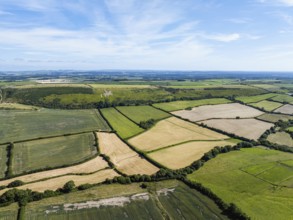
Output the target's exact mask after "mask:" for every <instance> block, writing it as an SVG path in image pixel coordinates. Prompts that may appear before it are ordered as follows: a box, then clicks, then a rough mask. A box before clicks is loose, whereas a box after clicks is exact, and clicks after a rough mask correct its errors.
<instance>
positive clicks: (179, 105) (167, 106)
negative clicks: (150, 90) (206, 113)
mask: <svg viewBox="0 0 293 220" xmlns="http://www.w3.org/2000/svg"><path fill="white" fill-rule="evenodd" d="M230 102H231V101H229V100H228V99H223V98H214V99H202V100H192V101H175V102H166V103H156V104H154V106H155V107H157V108H160V109H163V110H165V111H170V112H171V111H176V110H180V109H185V108H188V107H197V106H201V105H216V104H225V103H230Z"/></svg>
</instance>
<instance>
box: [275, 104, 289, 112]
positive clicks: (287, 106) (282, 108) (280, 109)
mask: <svg viewBox="0 0 293 220" xmlns="http://www.w3.org/2000/svg"><path fill="white" fill-rule="evenodd" d="M275 112H280V113H283V114H293V105H289V104H288V105H283V106H282V107H280V108H278V109H276V110H275Z"/></svg>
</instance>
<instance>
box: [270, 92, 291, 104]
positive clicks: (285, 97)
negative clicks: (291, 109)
mask: <svg viewBox="0 0 293 220" xmlns="http://www.w3.org/2000/svg"><path fill="white" fill-rule="evenodd" d="M271 100H273V101H277V102H282V103H289V104H293V97H292V96H289V95H283V94H282V95H277V96H275V97H273V98H271Z"/></svg>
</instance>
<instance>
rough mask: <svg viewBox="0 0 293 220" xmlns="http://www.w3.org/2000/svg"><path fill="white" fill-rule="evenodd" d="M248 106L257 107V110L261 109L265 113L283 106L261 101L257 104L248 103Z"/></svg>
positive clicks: (277, 103)
mask: <svg viewBox="0 0 293 220" xmlns="http://www.w3.org/2000/svg"><path fill="white" fill-rule="evenodd" d="M250 105H252V106H255V107H258V108H263V109H264V110H266V111H273V110H275V109H277V108H279V107H281V106H282V105H283V104H281V103H279V102H272V101H267V100H263V101H260V102H257V103H250Z"/></svg>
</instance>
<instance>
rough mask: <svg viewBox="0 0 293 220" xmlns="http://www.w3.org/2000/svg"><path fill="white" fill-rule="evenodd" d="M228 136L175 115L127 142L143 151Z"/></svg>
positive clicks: (221, 138)
mask: <svg viewBox="0 0 293 220" xmlns="http://www.w3.org/2000/svg"><path fill="white" fill-rule="evenodd" d="M228 138H229V137H227V136H225V135H222V134H220V133H217V132H214V131H211V130H209V129H206V128H202V127H200V126H198V125H195V124H192V123H190V122H186V121H183V120H180V119H178V118H176V117H171V118H167V119H165V120H162V121H159V122H158V123H157V124H156V125H155V126H154V127H152V128H151V129H149V130H148V131H146V132H144V133H142V134H140V135H138V136H135V137H133V138H131V139H130V140H129V143H130V144H132V145H133V146H135V147H137V148H138V149H140V150H143V151H152V150H156V149H160V148H163V147H166V146H170V145H174V144H179V143H183V142H186V141H191V140H223V139H228Z"/></svg>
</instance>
